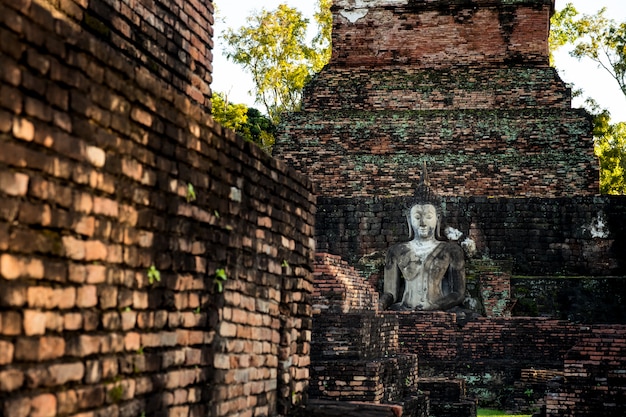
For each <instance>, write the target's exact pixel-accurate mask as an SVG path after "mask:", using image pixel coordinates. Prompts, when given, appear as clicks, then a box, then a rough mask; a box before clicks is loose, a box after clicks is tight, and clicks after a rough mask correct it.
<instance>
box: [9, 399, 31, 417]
mask: <svg viewBox="0 0 626 417" xmlns="http://www.w3.org/2000/svg"><path fill="white" fill-rule="evenodd" d="M30 403H31V402H30V398H10V399H7V400H5V401H4V404H3V405H4V416H5V417H29V415H30V414H29V413H30V410H31V407H30Z"/></svg>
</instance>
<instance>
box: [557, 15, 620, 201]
mask: <svg viewBox="0 0 626 417" xmlns="http://www.w3.org/2000/svg"><path fill="white" fill-rule="evenodd" d="M604 13H606V9H605V8H602V9H600V10H599V11H598V12H597V13H596V14H594V15H582V16H580V17H578V11H577V10H576V9H575V8H574V6H573V5H572V4H571V3H568V4H567V5H566V6H565V8H564V9H563V10H560V11H557V12H556V13H555V14H554V15H553V17H552V20H551V30H550V38H549V44H550V59H551V63H552V53H553V52H554V51H555V50H556V49H558V48H560V47H562V46H565V45H572V46H573V50H572V51H571V52H570V55H572V56H573V57H576V58H578V59H582V58H589V59H591V60H593V61H594V62H596V63H597V64H598V66H599V67H600V68H602V69H603V70H604V71H607V72H608V73H609V74H610V75H611V77H613V79H615V81H616V82H617V84H618V86H619V88H620V90H621V92H622V94H623V95H624V97H625V98H626V22H625V23H619V24H618V23H616V22H615V21H614V20H612V19H608V18H606V17H605V16H604ZM585 107H586V108H587V110H588V111H589V113H591V115H592V116H593V120H594V130H593V135H594V150H595V153H596V155H597V156H598V159H599V161H600V192H601V193H603V194H626V181H625V175H626V123H624V122H620V123H615V124H612V123H611V120H610V118H611V115H610V113H609V111H608V110H603V109H601V108H600V107H599V106H598V105H597V103H596V102H595V101H594V100H593V99H590V98H588V99H587V100H586V106H585Z"/></svg>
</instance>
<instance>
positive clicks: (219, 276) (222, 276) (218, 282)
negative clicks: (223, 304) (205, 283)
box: [213, 268, 228, 294]
mask: <svg viewBox="0 0 626 417" xmlns="http://www.w3.org/2000/svg"><path fill="white" fill-rule="evenodd" d="M227 279H228V276H227V275H226V271H225V270H224V268H218V269H217V270H216V271H215V275H214V276H213V282H214V283H215V286H216V287H217V292H219V293H220V294H221V293H222V292H224V282H225V281H226V280H227Z"/></svg>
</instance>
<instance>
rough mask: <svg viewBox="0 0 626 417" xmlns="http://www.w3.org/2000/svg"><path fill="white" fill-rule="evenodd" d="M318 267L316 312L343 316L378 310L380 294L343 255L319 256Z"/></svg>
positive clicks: (316, 262) (317, 259)
mask: <svg viewBox="0 0 626 417" xmlns="http://www.w3.org/2000/svg"><path fill="white" fill-rule="evenodd" d="M314 268H315V273H314V286H313V297H312V304H313V311H314V312H317V313H319V312H320V311H328V313H329V314H335V313H336V314H341V313H347V312H356V311H375V310H376V309H377V307H378V292H376V290H374V288H373V287H372V286H371V285H370V284H369V283H368V282H367V281H365V279H364V278H363V277H362V276H361V275H360V274H359V273H358V271H357V270H356V269H354V267H351V266H349V265H348V263H347V262H346V261H344V260H342V259H341V258H340V257H339V256H336V255H330V254H327V253H317V254H316V256H315V267H314Z"/></svg>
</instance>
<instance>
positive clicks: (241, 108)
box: [211, 93, 276, 153]
mask: <svg viewBox="0 0 626 417" xmlns="http://www.w3.org/2000/svg"><path fill="white" fill-rule="evenodd" d="M211 104H212V113H213V118H214V119H215V120H216V121H217V122H219V123H220V124H221V125H222V126H224V127H227V128H229V129H232V130H234V131H235V132H237V134H239V135H240V136H242V137H243V138H244V139H246V140H248V141H250V142H254V143H256V144H257V145H259V146H260V147H261V148H262V149H263V150H265V151H266V152H268V153H271V152H272V146H273V145H274V134H275V133H276V127H275V126H274V125H273V124H272V121H271V120H270V119H269V118H267V117H266V116H264V115H263V114H261V112H260V111H258V110H257V109H254V108H248V106H246V105H245V104H232V103H229V102H228V100H227V99H226V96H225V95H224V94H222V93H213V95H212V97H211Z"/></svg>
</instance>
